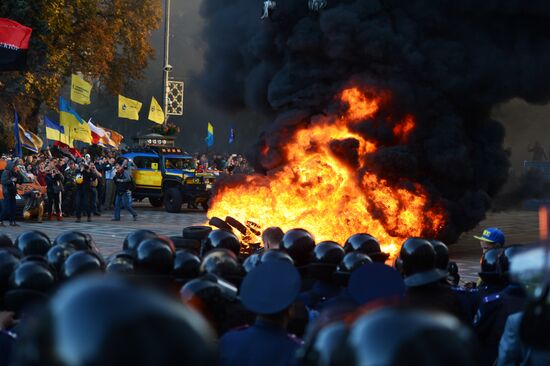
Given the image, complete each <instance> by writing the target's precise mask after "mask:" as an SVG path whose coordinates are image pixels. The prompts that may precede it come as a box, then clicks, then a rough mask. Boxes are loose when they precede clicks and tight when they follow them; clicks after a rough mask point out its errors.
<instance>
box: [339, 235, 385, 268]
mask: <svg viewBox="0 0 550 366" xmlns="http://www.w3.org/2000/svg"><path fill="white" fill-rule="evenodd" d="M344 250H345V251H346V253H350V252H361V253H364V254H366V255H368V256H369V258H370V259H372V260H373V262H380V263H384V262H385V261H386V260H387V259H388V258H389V256H390V255H389V254H388V253H384V252H382V250H381V249H380V243H379V242H378V240H376V238H375V237H374V236H372V235H370V234H354V235H352V236H350V237H349V238H348V240H346V242H345V244H344Z"/></svg>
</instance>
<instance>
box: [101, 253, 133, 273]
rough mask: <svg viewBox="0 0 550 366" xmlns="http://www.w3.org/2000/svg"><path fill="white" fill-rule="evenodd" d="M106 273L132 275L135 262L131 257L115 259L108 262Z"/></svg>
mask: <svg viewBox="0 0 550 366" xmlns="http://www.w3.org/2000/svg"><path fill="white" fill-rule="evenodd" d="M105 272H106V273H107V274H117V275H132V274H133V273H134V260H133V259H132V258H131V257H124V256H120V257H114V258H112V259H110V260H109V261H108V262H107V266H106V267H105Z"/></svg>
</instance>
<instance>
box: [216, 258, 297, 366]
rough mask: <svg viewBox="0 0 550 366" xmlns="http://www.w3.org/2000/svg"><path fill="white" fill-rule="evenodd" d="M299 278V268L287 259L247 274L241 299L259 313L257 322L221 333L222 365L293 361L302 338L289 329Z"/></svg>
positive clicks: (279, 363)
mask: <svg viewBox="0 0 550 366" xmlns="http://www.w3.org/2000/svg"><path fill="white" fill-rule="evenodd" d="M300 282H301V280H300V274H299V273H298V271H297V270H296V268H294V266H292V265H291V264H289V263H287V262H285V261H276V262H268V263H264V264H262V265H260V266H258V267H256V268H255V269H253V270H252V271H251V272H250V273H249V274H248V275H247V276H246V277H245V279H244V281H243V284H242V286H241V300H242V302H243V304H244V306H245V307H246V308H247V309H248V310H250V311H252V312H253V313H255V314H257V318H256V323H255V324H254V325H252V326H250V327H247V328H242V329H238V330H233V331H230V332H228V333H226V334H225V335H224V336H222V337H221V339H220V342H219V345H220V361H221V363H220V364H221V365H222V366H229V365H240V366H252V365H266V366H270V365H273V366H281V365H288V364H290V363H291V361H292V360H293V358H294V356H295V352H296V350H297V349H298V347H299V346H300V344H301V342H300V341H299V340H298V339H296V338H295V337H293V336H291V335H289V334H288V333H287V331H286V326H287V324H288V321H289V318H290V316H289V309H290V307H291V305H292V304H293V302H294V301H295V300H296V297H297V296H298V293H299V291H300V286H301V284H300Z"/></svg>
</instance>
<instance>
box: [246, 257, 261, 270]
mask: <svg viewBox="0 0 550 366" xmlns="http://www.w3.org/2000/svg"><path fill="white" fill-rule="evenodd" d="M261 258H262V256H261V255H260V254H258V253H254V254H251V255H249V256H248V257H247V258H246V259H245V260H244V262H243V268H244V270H245V272H246V273H248V272H250V271H252V270H253V269H254V268H256V267H257V266H259V265H260V263H261Z"/></svg>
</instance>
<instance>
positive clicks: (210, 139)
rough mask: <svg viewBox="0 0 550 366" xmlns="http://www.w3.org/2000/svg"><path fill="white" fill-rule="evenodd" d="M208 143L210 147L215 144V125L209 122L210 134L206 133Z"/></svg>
mask: <svg viewBox="0 0 550 366" xmlns="http://www.w3.org/2000/svg"><path fill="white" fill-rule="evenodd" d="M205 140H206V145H207V146H208V147H209V148H210V147H212V146H214V126H212V123H210V122H208V134H207V135H206V139H205Z"/></svg>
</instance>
